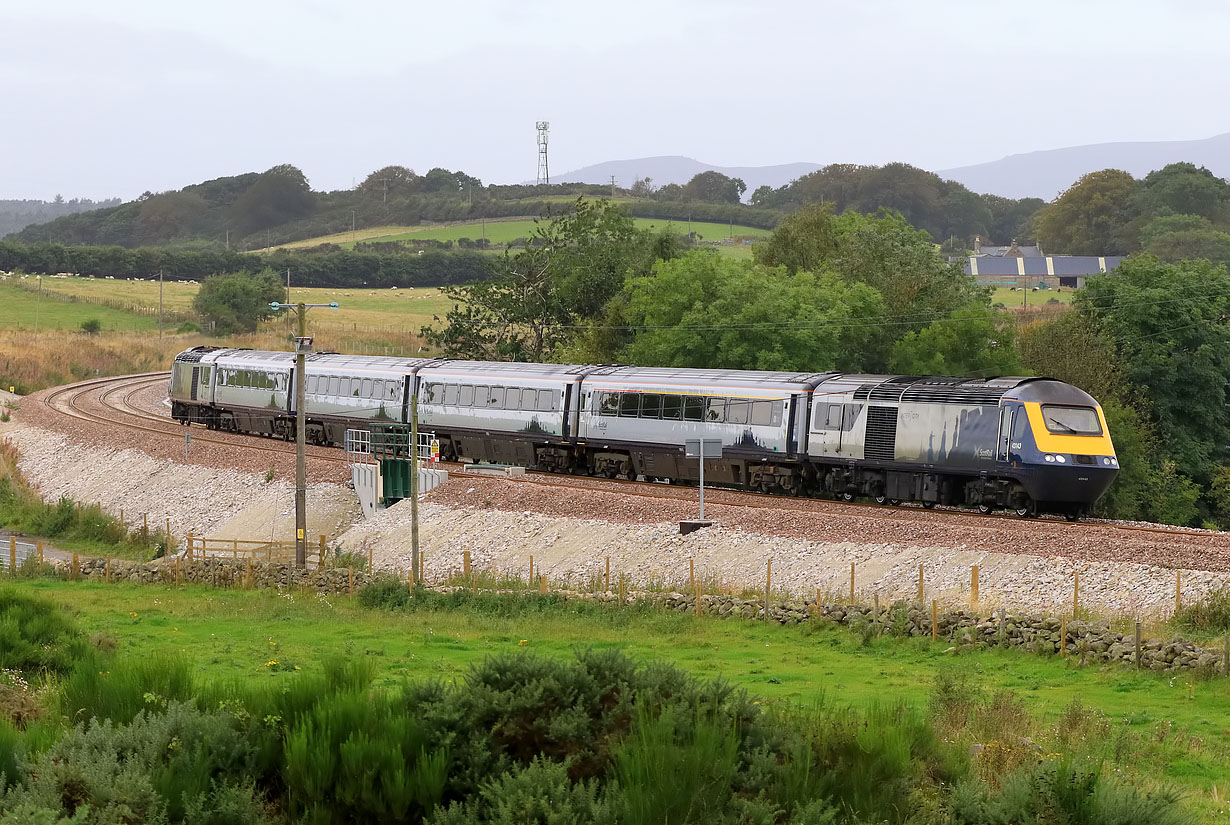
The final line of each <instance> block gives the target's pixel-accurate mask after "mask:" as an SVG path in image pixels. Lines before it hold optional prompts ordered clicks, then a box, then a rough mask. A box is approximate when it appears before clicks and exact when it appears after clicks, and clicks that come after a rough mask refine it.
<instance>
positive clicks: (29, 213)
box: [0, 197, 120, 238]
mask: <svg viewBox="0 0 1230 825" xmlns="http://www.w3.org/2000/svg"><path fill="white" fill-rule="evenodd" d="M119 203H120V199H119V198H112V199H110V200H104V201H92V200H90V199H89V198H84V199H82V198H73V199H72V200H67V201H66V200H64V199H63V198H59V197H57V198H56V200H54V201H40V200H0V238H3V237H4V236H5V235H7V234H9V233H10V232H19V231H21V230H22V229H25V228H26V227H27V226H30V225H32V224H36V223H44V222H46V221H52V220H55V219H56V218H59V217H63V216H64V215H75V214H77V213H78V212H88V211H89V210H91V209H104V208H106V207H108V206H118V205H119Z"/></svg>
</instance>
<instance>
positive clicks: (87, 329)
mask: <svg viewBox="0 0 1230 825" xmlns="http://www.w3.org/2000/svg"><path fill="white" fill-rule="evenodd" d="M81 331H82V332H84V333H85V334H86V335H97V334H98V333H100V332H102V321H100V320H98V319H97V318H87V319H86V320H84V321H82V322H81Z"/></svg>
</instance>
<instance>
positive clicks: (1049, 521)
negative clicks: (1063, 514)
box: [43, 372, 1224, 538]
mask: <svg viewBox="0 0 1230 825" xmlns="http://www.w3.org/2000/svg"><path fill="white" fill-rule="evenodd" d="M169 375H170V373H169V372H151V373H143V374H139V375H127V376H121V377H112V378H97V379H93V380H89V381H82V382H79V383H76V384H69V385H66V386H64V387H59V388H57V389H55V390H52V391H51V392H49V393H48V394H47V395H46V396H45V397H44V399H43V402H44V404H46V406H47V407H49V408H51V409H53V410H55V411H57V412H59V413H62V414H64V415H68V416H71V417H73V418H76V419H79V420H82V421H87V422H90V423H93V424H100V425H103V426H106V427H110V428H114V427H121V428H124V429H128V430H134V431H137V432H141V433H147V434H151V435H157V436H163V437H174V438H177V439H178V438H179V437H180V436H181V435H182V434H183V433H185V432H186V430H185V428H184V426H183V425H181V424H179V423H178V422H175V421H173V420H171V419H170V418H169V417H166V416H160V415H155V414H153V413H151V412H148V411H147V410H144V409H142V408H141V407H140V406H139V405H138V404H137V403H136V402H135V401H134V397H135V396H136V395H137V394H138V393H140V392H142V391H143V390H146V389H147V388H149V387H150V386H151V385H154V384H157V383H160V382H165V381H166V380H167V379H168V377H169ZM92 396H97V399H96V401H95V403H96V404H97V405H98V406H99V407H100V408H102V410H103V412H95V411H92V410H89V409H86V406H87V404H86V401H87V400H89V399H90V398H91V397H92ZM116 396H119V400H118V401H116V400H114V399H115V397H116ZM191 432H192V441H193V443H202V444H212V445H217V446H221V447H226V448H230V449H241V450H251V451H257V452H261V453H269V454H276V455H280V456H283V457H285V456H293V455H294V452H295V448H294V445H293V444H290V443H287V442H283V441H274V440H272V439H269V438H262V437H260V436H250V435H242V434H231V433H215V432H213V431H209V430H204V429H203V428H201V427H199V426H194V427H193V428H192V430H191ZM202 432H203V433H204V434H199V435H198V433H202ZM308 456H309V458H310V459H312V460H313V461H324V462H329V463H330V464H332V465H334V466H337V465H342V464H344V463H345V462H346V457H345V455H344V454H342V453H341V451H340V450H339V449H337V448H327V447H309V448H308ZM444 466H445V467H448V468H452V469H454V470H456V469H460V468H461V467H462V466H463V465H461V464H453V463H447V462H446V463H445V464H444ZM530 474H531V475H532V476H534V477H533V478H526V479H525V481H526V482H528V483H531V484H536V485H546V486H554V487H564V488H575V489H586V490H593V489H601V488H603V487H606V488H607V489H610V488H619V493H620V494H621V495H627V496H634V497H638V498H646V499H659V500H662V499H673V500H691V499H692V498H693V496H694V493H693V490H694V489H695V488H694V487H690V486H683V485H667V484H661V483H655V482H649V481H631V480H627V479H595V478H590V477H585V476H568V475H561V474H556V473H548V472H538V471H530ZM706 492H707V493H708V495H707V499H708V501H709V503H710V504H712V505H717V506H735V507H751V508H758V509H775V510H794V511H812V512H817V513H818V514H819V513H822V512H824V511H825V510H827V509H828V508H838V509H839V510H846V511H850V512H860V511H861V512H863V513H866V514H868V515H871V514H872V513H874V514H875V516H876V517H881V518H886V519H891V520H897V519H903V518H904V519H909V518H918V517H921V516H922V514H924V513H926V515H927V518H928V519H931V518H934V517H939V518H943V519H945V520H954V521H955V520H968V521H969V522H970V523H974V524H982V525H985V526H989V523H993V522H995V521H1000V520H1004V521H1010V522H1014V523H1015V522H1020V521H1022V520H1021V519H1019V518H1018V517H1016V516H1012V515H1007V514H1000V513H991V514H985V515H984V514H981V513H972V512H969V511H966V510H958V509H943V508H941V509H935V510H924V509H923V508H921V507H916V506H913V505H900V506H891V505H880V504H874V503H871V502H860V501H853V502H845V501H835V500H831V499H811V498H790V497H784V496H779V495H771V494H768V493H759V492H752V491H743V490H727V489H723V488H713V489H712V490H711V491H706ZM1035 521H1036V522H1037V523H1040V524H1046V525H1047V526H1050V527H1063V528H1066V529H1072V530H1082V529H1090V528H1103V529H1105V528H1113V529H1115V530H1121V531H1127V532H1139V533H1156V534H1165V535H1176V536H1185V537H1202V536H1209V537H1211V538H1212V537H1218V536H1219V535H1224V534H1216V533H1203V532H1199V531H1193V530H1187V529H1183V528H1177V527H1167V526H1164V525H1140V524H1122V523H1118V522H1113V521H1096V520H1095V521H1084V522H1075V523H1072V522H1067V521H1064V520H1062V519H1058V518H1046V517H1043V518H1039V519H1036V520H1035Z"/></svg>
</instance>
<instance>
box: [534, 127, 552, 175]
mask: <svg viewBox="0 0 1230 825" xmlns="http://www.w3.org/2000/svg"><path fill="white" fill-rule="evenodd" d="M537 126H538V182H539V183H550V182H551V173H550V172H548V171H547V129H548V128H549V126H550V125H549V124H548V123H547V121H545V120H540V121H538V123H537Z"/></svg>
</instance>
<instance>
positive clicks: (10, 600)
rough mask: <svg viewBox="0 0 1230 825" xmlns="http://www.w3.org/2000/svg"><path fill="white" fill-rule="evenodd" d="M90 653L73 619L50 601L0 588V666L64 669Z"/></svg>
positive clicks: (29, 671)
mask: <svg viewBox="0 0 1230 825" xmlns="http://www.w3.org/2000/svg"><path fill="white" fill-rule="evenodd" d="M91 654H92V651H91V649H90V645H89V642H88V641H87V640H86V639H85V638H84V637H83V636H82V634H81V633H80V631H78V630H77V627H76V625H75V624H74V623H73V621H72V620H71V619H69V618H68V616H66V615H65V614H64V612H63V611H62V610H60V609H59V608H58V607H56V606H55V605H54V604H52V603H51V602H50V601H48V600H46V599H41V598H38V597H35V596H28V595H26V594H24V593H19V592H18V591H16V590H12V589H9V588H5V589H0V670H16V671H21V672H23V673H27V674H33V673H36V672H40V671H48V672H51V673H67V672H68V671H69V670H71V669H72V668H73V667H74V666H75V665H76V664H77V662H79V661H80V660H82V659H91V660H92V655H91Z"/></svg>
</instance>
